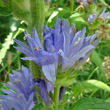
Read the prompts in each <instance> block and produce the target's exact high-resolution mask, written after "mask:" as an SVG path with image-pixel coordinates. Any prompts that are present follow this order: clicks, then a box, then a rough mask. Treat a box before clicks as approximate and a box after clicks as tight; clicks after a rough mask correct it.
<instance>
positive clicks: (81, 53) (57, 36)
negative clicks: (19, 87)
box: [14, 17, 99, 105]
mask: <svg viewBox="0 0 110 110" xmlns="http://www.w3.org/2000/svg"><path fill="white" fill-rule="evenodd" d="M85 33H86V28H83V29H82V30H81V31H78V32H76V28H75V24H73V25H72V27H70V24H69V21H68V20H66V21H64V19H63V20H62V21H60V18H59V17H58V18H57V21H56V26H55V29H51V28H49V27H48V26H47V25H46V26H44V27H43V36H44V47H43V46H42V44H41V42H40V39H39V36H38V34H37V31H36V29H35V28H34V29H33V37H32V38H31V37H30V35H29V34H28V32H27V31H25V38H26V39H27V41H28V44H29V45H26V44H25V43H23V42H21V41H19V40H17V39H14V41H15V42H16V43H17V44H18V45H20V47H15V48H16V49H18V50H19V51H21V52H22V53H24V54H25V55H26V56H27V57H26V58H22V59H23V60H32V61H34V62H35V63H36V64H38V65H39V66H41V67H42V71H43V73H44V77H45V78H44V79H43V80H41V79H39V81H37V82H36V84H37V85H38V86H39V88H40V90H41V96H42V98H43V99H44V102H45V104H46V105H50V104H51V99H50V97H49V94H48V92H49V91H51V92H53V91H54V89H53V88H54V83H55V82H56V75H57V74H58V72H57V71H58V66H59V65H61V66H62V69H61V71H60V72H66V71H67V70H68V69H70V68H74V69H77V68H78V67H79V66H80V65H82V64H83V63H84V62H85V61H86V59H87V58H88V57H89V56H90V54H91V53H92V52H93V50H94V49H95V47H96V46H97V44H98V43H99V39H98V40H95V38H96V36H97V33H96V34H94V35H92V36H88V37H86V36H85ZM93 40H95V41H94V42H93ZM65 90H66V87H61V88H60V94H59V100H61V99H62V97H63V94H64V92H65Z"/></svg>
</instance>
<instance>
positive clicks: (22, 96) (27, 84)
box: [0, 66, 35, 110]
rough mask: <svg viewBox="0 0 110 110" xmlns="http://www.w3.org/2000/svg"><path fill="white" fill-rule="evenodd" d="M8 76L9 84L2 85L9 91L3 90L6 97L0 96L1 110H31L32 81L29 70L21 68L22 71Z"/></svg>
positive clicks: (32, 102) (33, 90) (32, 103)
mask: <svg viewBox="0 0 110 110" xmlns="http://www.w3.org/2000/svg"><path fill="white" fill-rule="evenodd" d="M13 73H14V74H9V78H10V82H8V83H7V84H4V85H5V86H7V87H8V88H9V89H3V92H4V93H5V94H7V95H0V102H1V104H2V106H1V109H2V110H11V108H14V109H15V110H31V109H32V108H33V107H34V101H33V98H34V94H35V88H34V81H33V77H32V74H31V72H30V70H29V69H27V68H25V67H24V66H22V71H21V72H17V71H13Z"/></svg>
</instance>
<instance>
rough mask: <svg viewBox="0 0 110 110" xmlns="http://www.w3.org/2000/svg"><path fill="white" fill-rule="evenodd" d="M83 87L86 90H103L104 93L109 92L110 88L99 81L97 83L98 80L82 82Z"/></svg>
mask: <svg viewBox="0 0 110 110" xmlns="http://www.w3.org/2000/svg"><path fill="white" fill-rule="evenodd" d="M82 84H83V85H84V87H85V88H88V89H93V90H94V89H95V90H96V89H103V90H105V91H109V92H110V87H109V86H108V85H107V84H105V83H104V82H101V81H98V80H94V79H92V80H87V81H84V82H83V83H82Z"/></svg>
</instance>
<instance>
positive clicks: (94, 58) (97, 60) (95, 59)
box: [91, 51, 105, 78]
mask: <svg viewBox="0 0 110 110" xmlns="http://www.w3.org/2000/svg"><path fill="white" fill-rule="evenodd" d="M91 60H92V61H93V62H94V63H95V64H96V66H97V67H99V71H100V75H101V77H103V78H104V76H105V71H104V70H103V67H102V61H101V58H100V56H99V55H98V53H97V52H96V51H94V52H93V53H92V57H91Z"/></svg>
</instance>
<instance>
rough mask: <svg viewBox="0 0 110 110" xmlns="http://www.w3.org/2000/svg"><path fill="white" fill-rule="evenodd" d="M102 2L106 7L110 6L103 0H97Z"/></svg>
mask: <svg viewBox="0 0 110 110" xmlns="http://www.w3.org/2000/svg"><path fill="white" fill-rule="evenodd" d="M99 1H100V2H101V3H102V4H104V5H105V6H106V7H108V8H110V6H109V5H108V4H107V3H106V2H105V0H99Z"/></svg>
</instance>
